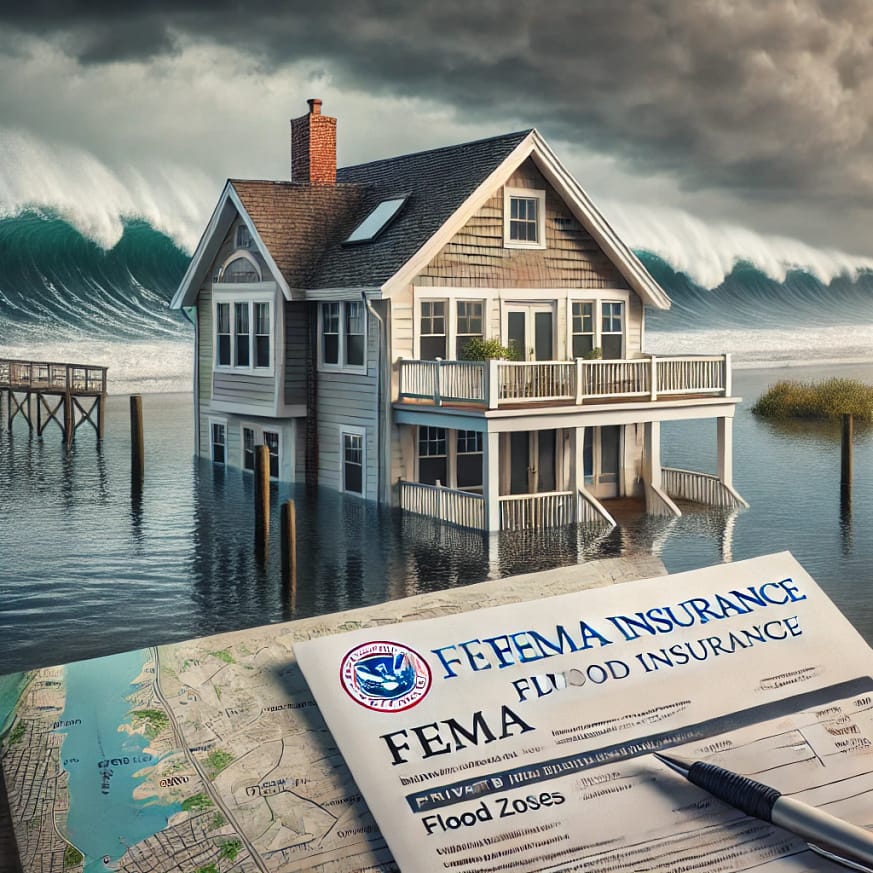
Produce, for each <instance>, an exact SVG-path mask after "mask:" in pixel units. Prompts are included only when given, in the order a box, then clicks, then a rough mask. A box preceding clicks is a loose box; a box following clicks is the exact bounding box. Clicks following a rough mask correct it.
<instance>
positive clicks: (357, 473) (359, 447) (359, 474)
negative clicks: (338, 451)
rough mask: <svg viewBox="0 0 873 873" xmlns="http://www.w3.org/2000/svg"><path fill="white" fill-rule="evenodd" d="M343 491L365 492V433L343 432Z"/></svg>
mask: <svg viewBox="0 0 873 873" xmlns="http://www.w3.org/2000/svg"><path fill="white" fill-rule="evenodd" d="M342 452H343V454H342V458H343V471H342V472H343V491H350V492H351V493H352V494H361V495H363V493H364V435H363V434H362V433H343V434H342Z"/></svg>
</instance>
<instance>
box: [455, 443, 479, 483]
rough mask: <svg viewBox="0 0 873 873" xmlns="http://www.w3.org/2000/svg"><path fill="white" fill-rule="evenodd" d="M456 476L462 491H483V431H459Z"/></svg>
mask: <svg viewBox="0 0 873 873" xmlns="http://www.w3.org/2000/svg"><path fill="white" fill-rule="evenodd" d="M457 435H458V436H457V443H456V460H455V478H456V484H457V487H458V488H460V489H461V490H462V491H478V492H480V493H481V491H482V431H480V430H459V431H457Z"/></svg>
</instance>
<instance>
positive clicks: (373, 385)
mask: <svg viewBox="0 0 873 873" xmlns="http://www.w3.org/2000/svg"><path fill="white" fill-rule="evenodd" d="M378 334H379V325H378V322H376V320H375V319H374V318H372V317H369V318H368V319H367V372H366V373H342V372H332V371H325V370H320V371H319V372H318V481H319V484H320V485H324V486H326V487H328V488H336V489H340V488H341V487H342V467H341V464H342V459H341V446H340V431H341V429H342V427H343V426H344V425H345V426H353V427H362V428H366V440H365V458H364V462H365V465H366V470H365V471H364V478H365V481H366V497H367V498H368V499H369V500H375V499H376V498H377V495H378V487H377V475H378V435H379V431H378V421H379V419H378V410H377V408H376V404H377V398H378V381H377V378H376V365H377V364H376V362H377V361H378V345H377V343H378Z"/></svg>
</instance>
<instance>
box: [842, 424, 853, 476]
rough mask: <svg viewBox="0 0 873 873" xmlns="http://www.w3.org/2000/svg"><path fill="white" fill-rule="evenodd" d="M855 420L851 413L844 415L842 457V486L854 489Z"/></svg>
mask: <svg viewBox="0 0 873 873" xmlns="http://www.w3.org/2000/svg"><path fill="white" fill-rule="evenodd" d="M853 427H854V418H853V417H852V415H851V413H848V412H846V413H843V439H842V452H841V456H840V484H841V485H843V486H845V487H847V488H851V487H852V431H853Z"/></svg>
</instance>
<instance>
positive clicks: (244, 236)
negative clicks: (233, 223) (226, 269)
mask: <svg viewBox="0 0 873 873" xmlns="http://www.w3.org/2000/svg"><path fill="white" fill-rule="evenodd" d="M251 244H252V235H251V234H250V233H249V229H248V227H247V226H246V225H244V224H238V225H237V228H236V247H237V248H238V249H247V248H248V247H249V246H250V245H251Z"/></svg>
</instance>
